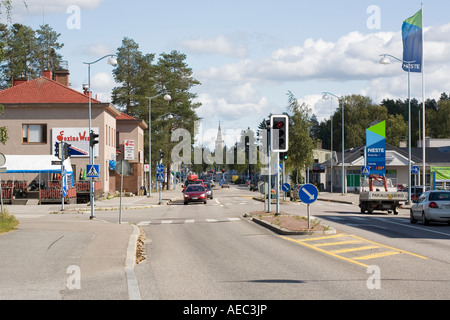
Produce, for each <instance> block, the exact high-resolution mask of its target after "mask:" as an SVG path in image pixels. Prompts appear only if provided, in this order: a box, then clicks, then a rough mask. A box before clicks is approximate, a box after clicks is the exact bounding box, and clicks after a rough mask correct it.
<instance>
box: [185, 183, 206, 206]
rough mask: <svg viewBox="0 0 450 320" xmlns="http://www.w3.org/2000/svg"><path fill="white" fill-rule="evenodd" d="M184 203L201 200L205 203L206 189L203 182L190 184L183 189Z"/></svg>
mask: <svg viewBox="0 0 450 320" xmlns="http://www.w3.org/2000/svg"><path fill="white" fill-rule="evenodd" d="M183 193H184V204H188V203H189V202H203V203H204V204H206V189H205V187H203V184H190V185H188V186H187V187H186V189H184V192H183Z"/></svg>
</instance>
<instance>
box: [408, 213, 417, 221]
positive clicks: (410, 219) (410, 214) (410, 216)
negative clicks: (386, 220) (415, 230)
mask: <svg viewBox="0 0 450 320" xmlns="http://www.w3.org/2000/svg"><path fill="white" fill-rule="evenodd" d="M409 222H410V223H412V224H415V223H416V222H417V220H416V219H414V215H413V212H412V210H409Z"/></svg>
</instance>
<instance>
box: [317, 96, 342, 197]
mask: <svg viewBox="0 0 450 320" xmlns="http://www.w3.org/2000/svg"><path fill="white" fill-rule="evenodd" d="M322 94H323V96H322V98H323V99H325V100H328V99H329V97H328V96H333V97H335V98H336V99H338V101H339V97H338V96H337V95H335V94H332V93H330V92H323V93H322ZM341 103H342V195H344V193H345V167H344V152H345V151H344V150H345V149H344V98H343V97H342V98H341Z"/></svg>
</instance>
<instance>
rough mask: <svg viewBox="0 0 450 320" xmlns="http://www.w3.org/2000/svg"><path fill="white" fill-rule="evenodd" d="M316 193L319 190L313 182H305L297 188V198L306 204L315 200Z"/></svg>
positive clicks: (317, 193)
mask: <svg viewBox="0 0 450 320" xmlns="http://www.w3.org/2000/svg"><path fill="white" fill-rule="evenodd" d="M318 195H319V190H317V188H316V186H315V185H313V184H305V185H303V186H301V188H300V189H299V190H298V198H299V199H300V200H301V201H302V202H303V203H306V204H310V203H313V202H314V201H316V200H317V196H318Z"/></svg>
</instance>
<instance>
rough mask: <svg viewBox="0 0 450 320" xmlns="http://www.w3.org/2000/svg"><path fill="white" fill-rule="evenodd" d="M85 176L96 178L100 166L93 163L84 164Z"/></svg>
mask: <svg viewBox="0 0 450 320" xmlns="http://www.w3.org/2000/svg"><path fill="white" fill-rule="evenodd" d="M86 172H87V174H86V177H87V178H98V177H99V174H98V173H99V172H100V168H99V165H98V164H94V165H90V164H88V165H86Z"/></svg>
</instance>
